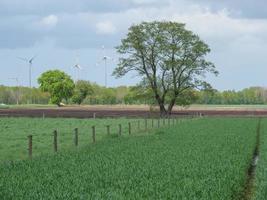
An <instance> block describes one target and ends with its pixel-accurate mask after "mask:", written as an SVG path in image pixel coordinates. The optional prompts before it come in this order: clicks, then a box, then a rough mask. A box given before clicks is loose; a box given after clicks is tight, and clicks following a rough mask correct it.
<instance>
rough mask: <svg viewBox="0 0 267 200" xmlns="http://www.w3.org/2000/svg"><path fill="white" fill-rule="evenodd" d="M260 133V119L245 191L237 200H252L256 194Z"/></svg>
mask: <svg viewBox="0 0 267 200" xmlns="http://www.w3.org/2000/svg"><path fill="white" fill-rule="evenodd" d="M260 131H261V119H259V123H258V126H257V133H256V134H257V135H256V145H255V149H254V152H253V156H252V159H251V162H250V165H249V167H248V170H247V175H246V182H245V184H244V188H243V191H242V192H241V194H240V195H238V198H237V199H239V200H250V199H251V198H252V195H253V192H254V181H255V172H256V167H257V162H258V159H259V146H260Z"/></svg>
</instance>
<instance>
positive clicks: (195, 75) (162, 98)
mask: <svg viewBox="0 0 267 200" xmlns="http://www.w3.org/2000/svg"><path fill="white" fill-rule="evenodd" d="M117 51H118V53H120V54H121V55H122V57H121V58H120V60H119V64H118V67H117V68H116V69H115V70H114V72H113V74H114V75H115V76H116V77H122V76H124V75H126V74H127V73H128V72H130V71H134V72H136V73H137V74H138V75H139V76H140V77H141V78H142V79H143V82H144V83H146V85H147V86H148V87H150V88H151V90H152V92H153V95H154V98H155V100H156V101H157V103H158V105H159V107H160V111H161V114H170V113H171V111H172V108H173V106H174V105H175V104H176V103H179V102H182V103H183V104H184V103H185V102H186V101H184V99H183V98H182V96H183V95H189V93H188V91H189V90H192V89H195V88H201V87H202V86H203V85H206V82H205V81H204V78H205V75H206V74H207V73H212V74H215V75H217V74H218V72H217V71H216V69H215V66H214V65H213V63H211V62H209V61H207V60H206V59H205V56H206V55H207V54H208V53H209V52H210V49H209V47H208V45H207V44H205V43H204V42H203V41H202V40H201V39H200V38H199V37H198V36H197V35H196V34H194V33H193V32H191V31H189V30H187V29H185V24H181V23H177V22H157V21H155V22H143V23H141V24H139V25H133V26H131V27H130V28H129V32H128V34H127V36H126V38H124V39H122V41H121V44H120V45H119V46H118V47H117ZM182 99H183V100H182ZM177 100H178V101H177ZM166 105H167V108H166Z"/></svg>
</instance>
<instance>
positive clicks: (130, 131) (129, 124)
mask: <svg viewBox="0 0 267 200" xmlns="http://www.w3.org/2000/svg"><path fill="white" fill-rule="evenodd" d="M128 126H129V135H130V134H131V133H132V130H131V122H129V123H128Z"/></svg>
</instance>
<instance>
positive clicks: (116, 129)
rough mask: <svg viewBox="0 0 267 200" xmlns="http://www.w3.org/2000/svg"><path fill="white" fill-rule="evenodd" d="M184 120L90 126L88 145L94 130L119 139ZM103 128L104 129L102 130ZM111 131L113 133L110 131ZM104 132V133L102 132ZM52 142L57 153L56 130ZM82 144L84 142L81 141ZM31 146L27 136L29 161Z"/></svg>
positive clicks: (76, 136)
mask: <svg viewBox="0 0 267 200" xmlns="http://www.w3.org/2000/svg"><path fill="white" fill-rule="evenodd" d="M196 117H198V116H188V117H186V118H190V119H192V118H196ZM186 118H178V117H168V118H144V119H140V120H134V121H127V122H124V123H123V124H122V123H119V124H113V125H111V124H108V125H102V126H101V128H100V126H95V125H93V126H91V130H90V131H88V132H89V134H90V135H91V136H90V135H89V137H91V138H90V139H89V138H88V142H87V143H88V144H90V143H92V144H95V143H96V142H97V141H98V140H97V134H96V130H97V129H98V128H99V129H101V131H102V132H105V133H103V134H105V135H106V136H111V135H113V136H114V135H115V136H116V137H121V136H122V135H123V134H127V135H132V134H137V133H144V132H150V131H151V130H153V129H157V128H161V127H171V126H174V125H176V124H178V123H179V121H182V120H184V119H186ZM103 127H104V128H103ZM111 129H112V130H113V132H112V131H111ZM104 130H105V131H104ZM79 136H80V133H79V128H75V129H74V130H73V146H74V147H78V146H79V142H80V140H79ZM52 137H53V142H52V143H51V146H52V148H53V152H54V153H57V152H58V151H59V145H58V143H59V139H60V134H58V130H54V131H53V134H52ZM83 142H84V141H83ZM33 144H34V136H33V135H28V149H27V151H28V157H29V158H30V159H31V158H32V157H33V154H34V153H35V152H34V151H33Z"/></svg>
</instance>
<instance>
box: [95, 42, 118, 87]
mask: <svg viewBox="0 0 267 200" xmlns="http://www.w3.org/2000/svg"><path fill="white" fill-rule="evenodd" d="M109 60H111V61H114V59H113V58H111V57H109V56H107V55H106V53H105V46H104V45H103V46H102V57H101V60H100V61H99V62H97V64H96V65H99V64H100V63H101V62H104V65H105V87H107V85H108V74H107V63H108V61H109Z"/></svg>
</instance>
